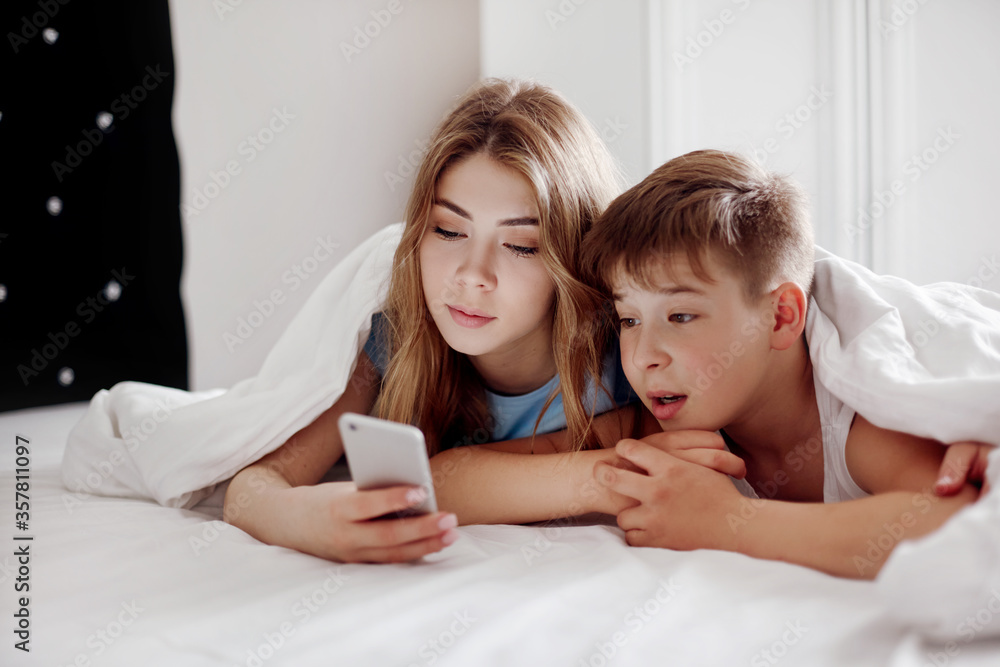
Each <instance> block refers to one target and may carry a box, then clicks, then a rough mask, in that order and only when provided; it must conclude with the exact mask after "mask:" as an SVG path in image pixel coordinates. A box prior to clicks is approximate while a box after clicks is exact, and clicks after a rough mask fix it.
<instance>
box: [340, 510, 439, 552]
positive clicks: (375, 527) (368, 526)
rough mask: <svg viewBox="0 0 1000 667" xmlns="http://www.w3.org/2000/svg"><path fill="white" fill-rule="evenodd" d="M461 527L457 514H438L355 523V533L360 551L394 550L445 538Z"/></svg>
mask: <svg viewBox="0 0 1000 667" xmlns="http://www.w3.org/2000/svg"><path fill="white" fill-rule="evenodd" d="M457 526H458V518H457V517H456V516H455V515H454V514H448V513H446V512H434V513H432V514H424V515H421V516H411V517H406V518H404V519H386V520H384V521H360V522H357V523H355V524H353V526H352V528H351V532H352V537H353V539H354V541H355V542H356V544H357V545H358V549H359V550H362V549H369V548H375V549H394V548H399V547H402V546H404V545H408V544H410V543H413V542H419V541H424V540H428V539H431V538H441V537H442V536H443V535H444V534H445V533H447V532H448V531H453V530H454V529H455V528H456V527H457ZM440 548H441V547H438V549H440Z"/></svg>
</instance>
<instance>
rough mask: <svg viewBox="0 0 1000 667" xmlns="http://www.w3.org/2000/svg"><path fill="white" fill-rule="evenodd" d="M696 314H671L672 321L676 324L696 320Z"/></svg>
mask: <svg viewBox="0 0 1000 667" xmlns="http://www.w3.org/2000/svg"><path fill="white" fill-rule="evenodd" d="M694 318H695V316H694V315H691V314H690V313H674V314H673V315H671V316H670V321H671V322H674V323H675V324H687V323H688V322H691V321H692V320H694Z"/></svg>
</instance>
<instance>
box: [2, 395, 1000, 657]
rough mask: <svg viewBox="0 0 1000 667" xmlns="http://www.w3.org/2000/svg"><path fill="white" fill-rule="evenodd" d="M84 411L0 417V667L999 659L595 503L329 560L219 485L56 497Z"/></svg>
mask: <svg viewBox="0 0 1000 667" xmlns="http://www.w3.org/2000/svg"><path fill="white" fill-rule="evenodd" d="M85 407H86V404H85V403H71V404H66V405H62V406H54V407H47V408H33V409H29V410H21V411H15V412H8V413H4V414H0V439H2V442H3V443H4V448H3V451H4V452H5V455H4V457H3V459H2V461H0V465H2V470H3V483H2V486H3V490H2V493H0V495H2V497H3V498H5V501H4V509H3V516H4V517H5V520H4V526H5V532H6V533H7V540H8V548H6V549H4V552H5V555H4V557H3V558H2V559H0V568H2V570H0V580H2V581H3V587H2V588H3V608H4V610H5V611H4V613H3V618H4V619H5V624H6V626H7V627H6V628H4V632H3V635H4V636H5V637H6V638H7V639H6V641H5V645H4V646H3V648H2V649H0V656H2V657H0V664H3V665H59V666H64V665H80V666H86V665H128V666H130V667H132V666H134V665H185V666H199V665H206V666H207V665H244V666H247V667H253V666H257V667H259V666H261V665H297V666H305V665H332V664H345V665H403V666H409V665H432V664H436V665H510V664H517V665H571V666H573V667H578V666H580V667H582V666H593V667H599V666H601V665H659V664H669V665H736V664H750V665H753V666H757V665H775V664H778V663H781V664H785V665H817V666H818V665H893V666H900V667H902V666H913V667H918V666H919V667H923V666H924V665H945V664H947V665H958V666H962V665H983V666H985V665H996V664H998V657H1000V640H991V639H982V638H974V639H973V640H972V641H959V642H956V643H952V644H945V643H935V642H933V641H929V640H927V639H923V638H921V637H920V636H919V635H918V634H916V633H914V632H911V631H909V630H907V629H906V628H905V627H903V626H902V625H901V624H900V623H899V622H897V621H895V620H894V619H893V618H892V617H891V615H890V614H889V613H888V612H887V609H886V607H885V605H884V603H883V601H882V600H881V598H880V596H879V593H878V589H877V587H876V586H875V585H874V584H872V583H869V582H859V581H847V580H841V579H836V578H833V577H830V576H827V575H824V574H821V573H818V572H814V571H811V570H808V569H806V568H802V567H798V566H792V565H787V564H784V563H778V562H768V561H760V560H755V559H751V558H748V557H745V556H741V555H737V554H730V553H723V552H714V551H694V552H674V551H668V550H661V549H644V548H631V547H628V546H627V545H626V544H625V542H624V539H623V534H622V531H621V530H619V529H618V527H617V526H616V525H614V523H613V522H612V521H610V520H607V518H606V517H605V518H602V517H584V518H582V519H578V520H573V521H556V522H551V523H547V524H539V525H530V526H509V525H498V526H469V527H463V528H461V529H460V531H461V538H460V539H459V540H458V541H457V542H456V543H455V544H453V545H452V546H450V547H448V548H446V549H445V550H443V551H442V552H440V553H438V554H435V555H433V556H430V557H426V558H424V559H423V560H422V561H419V562H414V563H409V564H405V565H364V564H338V563H333V562H329V561H325V560H322V559H319V558H315V557H312V556H308V555H305V554H302V553H298V552H296V551H292V550H289V549H284V548H280V547H273V546H269V545H265V544H262V543H261V542H258V541H257V540H256V539H254V538H252V537H250V536H249V535H247V534H246V533H244V532H242V531H240V530H239V529H236V528H234V527H232V526H230V525H228V524H225V523H223V522H222V521H220V517H221V497H222V496H221V493H222V491H223V489H224V486H223V487H220V488H219V489H218V490H217V491H216V493H214V494H213V495H212V496H210V497H208V498H206V499H205V500H203V501H201V502H200V503H199V504H198V505H197V506H195V507H194V508H193V509H190V510H184V509H174V508H169V507H163V506H160V505H158V504H157V503H155V502H153V501H150V500H135V499H126V498H109V497H103V496H99V495H92V494H87V493H76V492H70V491H69V490H68V489H67V488H65V487H64V486H63V484H62V482H61V481H60V474H59V466H60V461H61V457H62V454H63V450H64V447H65V442H66V436H67V433H68V432H69V430H70V429H71V427H72V426H73V425H74V424H75V423H76V422H77V421H78V420H79V419H80V417H81V415H82V414H83V411H84V409H85ZM19 436H20V438H21V439H22V440H21V442H22V444H23V443H24V440H23V439H26V440H27V441H28V442H27V447H28V449H29V451H30V454H29V459H30V465H29V466H28V467H29V468H30V473H29V474H30V489H29V491H28V495H29V496H30V510H29V512H30V518H29V521H28V524H29V525H28V530H26V531H20V530H17V529H16V528H15V518H14V506H13V502H14V496H15V490H14V468H15V467H16V466H18V462H17V457H16V452H15V445H16V443H17V441H18V437H19ZM20 463H21V464H23V463H24V461H23V460H22V461H21V462H20ZM22 467H23V466H22ZM22 488H23V487H22ZM25 536H31V537H32V538H33V539H32V540H31V541H28V540H17V539H16V538H18V537H25ZM25 544H28V545H30V546H29V553H30V559H29V563H28V568H29V573H28V577H29V581H28V583H29V584H30V593H28V596H29V598H30V599H29V601H28V605H27V608H28V610H29V618H30V622H29V627H28V632H29V633H30V634H29V644H28V645H27V646H28V647H30V652H29V653H25V652H23V651H21V650H17V649H16V648H15V647H14V644H15V643H16V642H18V641H21V640H20V639H19V638H18V636H17V635H16V633H13V634H12V631H14V630H17V624H18V619H17V617H14V616H13V614H15V613H18V610H19V609H20V608H21V607H20V602H19V598H20V597H21V596H22V595H23V593H17V592H15V590H14V585H15V584H16V583H17V578H18V577H19V576H22V575H21V574H19V572H18V567H19V564H18V563H17V557H16V556H15V555H14V551H15V549H18V548H22V547H23V545H25ZM942 567H943V568H945V567H947V565H946V564H942ZM927 576H928V577H934V576H935V572H928V573H927ZM915 583H919V582H915ZM998 611H1000V608H998ZM991 620H992V617H991Z"/></svg>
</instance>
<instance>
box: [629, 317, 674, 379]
mask: <svg viewBox="0 0 1000 667" xmlns="http://www.w3.org/2000/svg"><path fill="white" fill-rule="evenodd" d="M671 361H673V357H671V356H670V354H669V353H668V352H667V349H666V345H665V341H664V339H663V337H662V336H659V335H657V332H656V330H655V329H654V328H653V327H642V328H641V329H640V331H639V340H638V341H637V343H636V346H635V349H634V350H633V352H632V363H633V364H634V365H635V367H636V368H639V369H643V370H653V369H656V368H660V367H665V366H669V365H670V362H671Z"/></svg>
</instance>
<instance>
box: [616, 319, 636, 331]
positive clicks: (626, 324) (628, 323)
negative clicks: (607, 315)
mask: <svg viewBox="0 0 1000 667" xmlns="http://www.w3.org/2000/svg"><path fill="white" fill-rule="evenodd" d="M637 323H638V320H636V319H635V318H634V317H623V318H621V319H619V320H618V327H619V328H621V329H631V328H632V327H634V326H635V325H636V324H637Z"/></svg>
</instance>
